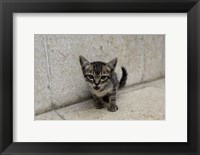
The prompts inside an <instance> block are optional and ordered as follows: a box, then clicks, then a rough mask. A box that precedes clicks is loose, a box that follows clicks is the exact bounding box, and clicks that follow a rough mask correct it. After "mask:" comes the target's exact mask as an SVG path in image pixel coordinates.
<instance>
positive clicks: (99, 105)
mask: <svg viewBox="0 0 200 155" xmlns="http://www.w3.org/2000/svg"><path fill="white" fill-rule="evenodd" d="M93 99H94V101H95V104H96V109H102V108H103V107H104V104H103V103H102V99H101V98H99V97H97V96H95V95H93Z"/></svg>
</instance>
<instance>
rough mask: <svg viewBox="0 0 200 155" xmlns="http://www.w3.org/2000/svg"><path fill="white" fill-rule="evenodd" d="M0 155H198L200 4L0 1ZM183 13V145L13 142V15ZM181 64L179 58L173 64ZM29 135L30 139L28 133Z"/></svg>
mask: <svg viewBox="0 0 200 155" xmlns="http://www.w3.org/2000/svg"><path fill="white" fill-rule="evenodd" d="M0 11H1V12H0V152H1V154H111V153H112V154H136V155H137V154H138V155H143V154H163V155H165V154H166V155H167V154H171V155H172V154H173V155H175V154H181V155H189V154H190V155H197V154H200V103H199V97H200V95H199V93H200V91H199V89H200V81H199V77H200V63H199V62H200V54H199V52H200V42H199V38H200V2H199V0H0ZM49 12H51V13H57V12H59V13H66V12H79V13H83V12H89V13H94V12H107V13H116V12H117V13H124V12H126V13H129V12H130V13H139V12H141V13H187V26H188V27H187V36H188V38H187V43H188V48H187V63H188V64H187V70H188V74H187V98H188V100H187V103H188V104H187V105H188V111H187V112H188V119H187V122H188V142H187V143H180V142H179V143H170V142H168V143H166V142H163V143H121V142H118V143H79V142H77V143H54V142H52V143H41V142H40V143H33V142H29V143H22V142H19V143H18V142H13V80H14V79H13V13H49ZM177 59H181V58H177ZM30 134H31V133H30Z"/></svg>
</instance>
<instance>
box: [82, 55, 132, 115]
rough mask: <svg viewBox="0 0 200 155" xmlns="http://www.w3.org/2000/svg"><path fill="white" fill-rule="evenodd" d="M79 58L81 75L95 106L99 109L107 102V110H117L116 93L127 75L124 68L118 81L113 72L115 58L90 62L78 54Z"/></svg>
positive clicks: (115, 62)
mask: <svg viewBox="0 0 200 155" xmlns="http://www.w3.org/2000/svg"><path fill="white" fill-rule="evenodd" d="M79 60H80V64H81V67H82V71H83V75H84V77H85V80H86V81H87V83H88V84H89V88H90V91H91V94H92V96H93V98H94V101H95V103H96V108H97V109H101V108H103V107H104V103H108V110H109V111H112V112H114V111H117V110H118V107H117V105H116V93H117V90H118V89H119V88H122V87H123V86H124V85H125V84H126V80H127V75H128V74H127V71H126V69H125V68H124V67H122V78H121V80H120V81H118V79H117V75H116V73H115V72H114V69H115V67H116V64H117V58H115V59H113V60H111V61H110V62H108V63H104V62H100V61H95V62H91V63H90V62H89V61H88V60H87V59H86V58H84V57H83V56H79Z"/></svg>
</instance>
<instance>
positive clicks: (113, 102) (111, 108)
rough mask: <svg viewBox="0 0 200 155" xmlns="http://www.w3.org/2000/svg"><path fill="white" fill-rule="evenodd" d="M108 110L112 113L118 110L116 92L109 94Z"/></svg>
mask: <svg viewBox="0 0 200 155" xmlns="http://www.w3.org/2000/svg"><path fill="white" fill-rule="evenodd" d="M108 110H109V111H112V112H115V111H117V110H118V107H117V105H116V92H114V93H112V94H109V105H108Z"/></svg>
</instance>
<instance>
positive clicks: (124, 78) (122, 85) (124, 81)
mask: <svg viewBox="0 0 200 155" xmlns="http://www.w3.org/2000/svg"><path fill="white" fill-rule="evenodd" d="M127 76H128V73H127V70H126V68H124V67H122V77H121V80H120V82H119V89H120V88H122V87H124V86H125V84H126V80H127Z"/></svg>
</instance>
